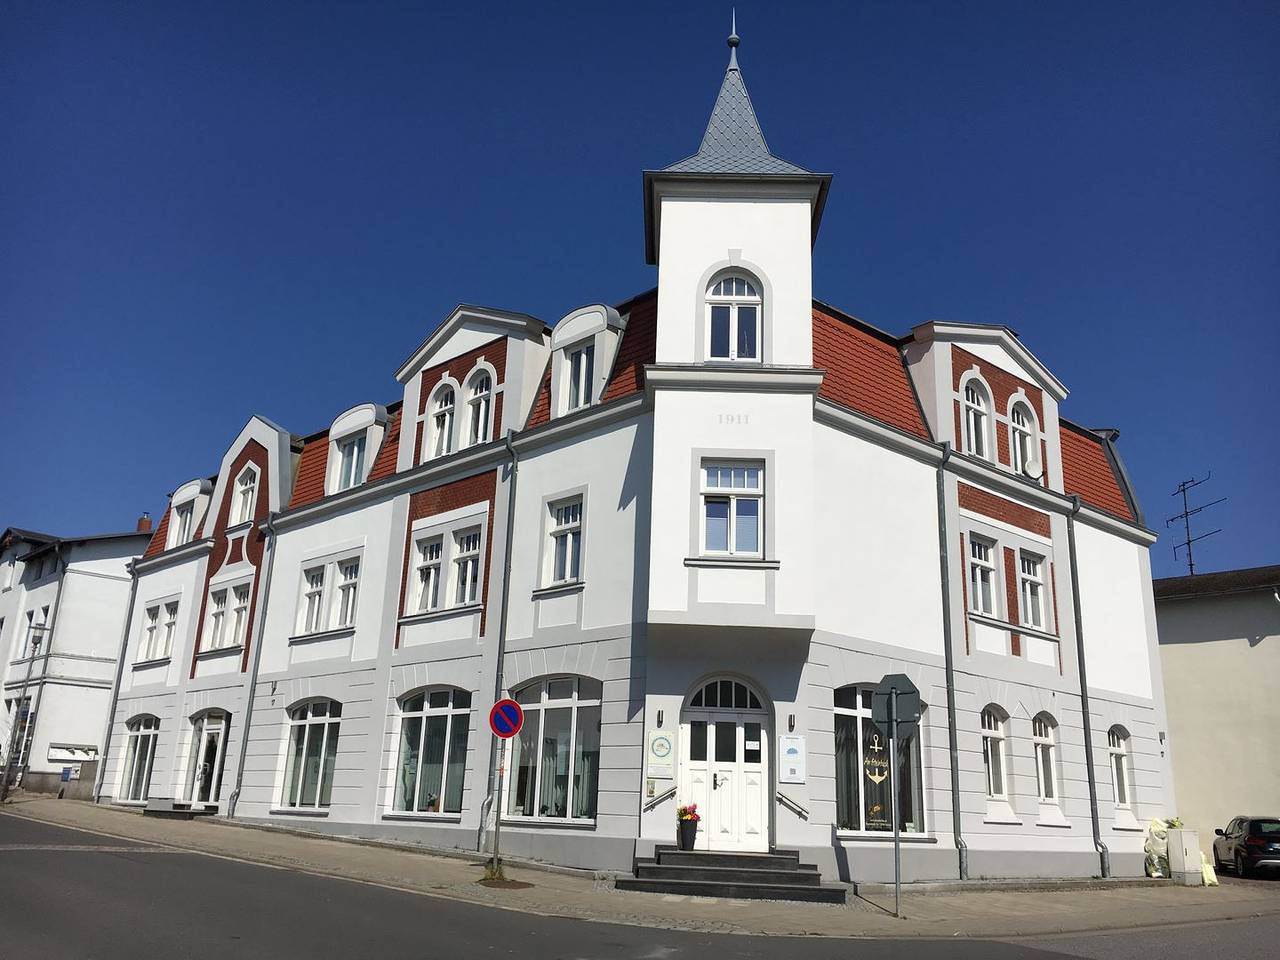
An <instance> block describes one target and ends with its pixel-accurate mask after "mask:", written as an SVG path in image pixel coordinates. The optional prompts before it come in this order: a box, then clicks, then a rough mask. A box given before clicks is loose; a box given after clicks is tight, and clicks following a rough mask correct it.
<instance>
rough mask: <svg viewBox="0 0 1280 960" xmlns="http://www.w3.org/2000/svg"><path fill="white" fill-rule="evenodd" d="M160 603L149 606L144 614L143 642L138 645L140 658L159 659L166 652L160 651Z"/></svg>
mask: <svg viewBox="0 0 1280 960" xmlns="http://www.w3.org/2000/svg"><path fill="white" fill-rule="evenodd" d="M160 636H161V634H160V605H159V604H156V605H155V606H154V607H147V609H146V612H145V613H144V614H143V616H142V642H141V643H140V644H139V645H138V660H139V661H140V662H146V661H147V660H159V659H160V658H161V657H162V656H164V654H162V653H161V652H160V650H161V645H160Z"/></svg>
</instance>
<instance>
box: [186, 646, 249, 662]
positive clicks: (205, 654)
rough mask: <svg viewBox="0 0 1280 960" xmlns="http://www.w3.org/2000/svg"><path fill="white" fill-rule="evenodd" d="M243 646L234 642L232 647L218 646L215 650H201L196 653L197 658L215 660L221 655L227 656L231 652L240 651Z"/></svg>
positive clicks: (242, 649)
mask: <svg viewBox="0 0 1280 960" xmlns="http://www.w3.org/2000/svg"><path fill="white" fill-rule="evenodd" d="M243 651H244V647H243V646H242V645H241V644H238V643H237V644H236V645H235V646H234V647H218V648H217V649H215V650H201V651H199V652H198V653H197V654H196V659H197V660H217V659H219V658H221V657H225V656H229V655H230V654H233V653H241V652H243Z"/></svg>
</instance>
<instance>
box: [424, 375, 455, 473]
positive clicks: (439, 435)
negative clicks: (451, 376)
mask: <svg viewBox="0 0 1280 960" xmlns="http://www.w3.org/2000/svg"><path fill="white" fill-rule="evenodd" d="M457 403H458V393H457V389H456V388H455V387H454V386H453V384H452V383H444V384H441V385H440V386H438V387H436V389H435V391H434V392H433V393H432V394H431V413H430V417H431V419H430V420H429V421H428V424H429V425H430V427H431V431H430V433H431V437H430V439H431V448H430V449H431V452H430V453H429V454H428V456H429V457H447V456H448V455H449V454H451V453H453V451H454V449H455V447H456V444H455V443H454V436H453V434H454V420H455V419H456V417H455V416H454V413H455V411H456V408H457Z"/></svg>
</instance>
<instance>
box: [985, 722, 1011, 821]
mask: <svg viewBox="0 0 1280 960" xmlns="http://www.w3.org/2000/svg"><path fill="white" fill-rule="evenodd" d="M1008 718H1009V715H1008V714H1007V713H1005V712H1004V711H1003V710H1001V709H1000V708H999V707H997V706H996V705H995V704H988V705H987V706H986V707H985V708H984V709H983V711H982V764H983V766H984V767H985V768H986V773H987V796H988V797H989V798H990V799H992V800H1004V799H1006V798H1007V796H1008V793H1007V792H1006V790H1007V787H1006V786H1005V773H1004V771H1005V766H1006V763H1005V721H1006V720H1007V719H1008Z"/></svg>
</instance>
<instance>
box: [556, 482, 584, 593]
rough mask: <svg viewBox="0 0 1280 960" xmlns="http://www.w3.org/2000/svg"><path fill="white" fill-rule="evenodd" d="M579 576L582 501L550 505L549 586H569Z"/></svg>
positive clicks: (580, 571) (575, 498) (580, 567)
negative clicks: (550, 584)
mask: <svg viewBox="0 0 1280 960" xmlns="http://www.w3.org/2000/svg"><path fill="white" fill-rule="evenodd" d="M581 576H582V498H581V497H574V498H573V499H572V500H565V501H563V502H561V503H553V504H551V577H550V582H551V583H552V584H557V583H573V582H575V581H577V580H579V579H580V578H581Z"/></svg>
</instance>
